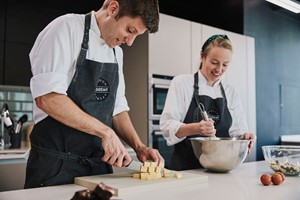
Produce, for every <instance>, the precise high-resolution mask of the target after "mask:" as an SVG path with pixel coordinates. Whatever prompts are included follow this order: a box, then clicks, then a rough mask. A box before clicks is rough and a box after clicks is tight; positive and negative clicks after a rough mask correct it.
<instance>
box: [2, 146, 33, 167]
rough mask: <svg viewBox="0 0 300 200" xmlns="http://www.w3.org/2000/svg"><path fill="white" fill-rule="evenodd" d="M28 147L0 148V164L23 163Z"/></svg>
mask: <svg viewBox="0 0 300 200" xmlns="http://www.w3.org/2000/svg"><path fill="white" fill-rule="evenodd" d="M29 150H30V148H28V147H24V148H20V149H4V150H0V164H10V163H25V162H26V159H25V157H26V156H28V154H27V153H29Z"/></svg>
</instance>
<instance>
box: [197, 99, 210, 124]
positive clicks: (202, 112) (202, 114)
mask: <svg viewBox="0 0 300 200" xmlns="http://www.w3.org/2000/svg"><path fill="white" fill-rule="evenodd" d="M198 107H199V109H200V113H201V116H202V118H203V120H204V121H208V120H209V119H208V116H207V112H206V111H205V107H204V105H203V104H202V103H199V104H198Z"/></svg>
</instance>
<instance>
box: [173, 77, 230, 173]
mask: <svg viewBox="0 0 300 200" xmlns="http://www.w3.org/2000/svg"><path fill="white" fill-rule="evenodd" d="M198 91H199V87H198V72H197V73H195V74H194V93H193V98H192V101H191V103H190V106H189V109H188V112H187V114H186V116H185V119H184V123H194V122H200V121H201V120H202V116H201V115H200V110H199V107H198V105H197V104H199V103H200V102H201V103H202V104H203V105H204V107H205V109H206V112H207V114H208V117H209V118H212V119H213V120H214V121H215V129H216V131H217V132H216V136H217V137H229V133H228V130H229V128H230V127H231V124H232V118H231V115H230V113H229V110H228V107H227V99H226V95H225V92H224V88H223V86H222V84H221V92H222V95H223V98H216V99H212V98H211V97H209V96H206V95H198V94H199V93H198ZM198 136H199V135H193V136H189V137H187V138H185V139H184V140H183V141H181V142H179V143H177V144H175V147H174V151H173V154H172V156H171V164H170V169H172V170H187V169H197V168H201V167H202V166H201V165H200V163H199V160H198V158H197V157H196V156H195V154H194V152H193V148H192V144H191V141H190V140H189V138H191V137H198Z"/></svg>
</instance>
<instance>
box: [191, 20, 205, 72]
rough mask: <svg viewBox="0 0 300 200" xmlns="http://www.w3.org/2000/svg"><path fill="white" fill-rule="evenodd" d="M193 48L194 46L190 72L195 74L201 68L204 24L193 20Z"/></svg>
mask: <svg viewBox="0 0 300 200" xmlns="http://www.w3.org/2000/svg"><path fill="white" fill-rule="evenodd" d="M191 36H192V42H191V48H192V53H191V56H192V58H191V59H192V63H191V64H192V65H191V69H190V73H192V74H194V73H196V72H197V71H198V70H199V67H200V62H201V59H200V58H201V57H200V56H201V47H202V43H203V41H202V25H201V24H199V23H195V22H192V27H191Z"/></svg>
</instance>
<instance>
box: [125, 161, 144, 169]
mask: <svg viewBox="0 0 300 200" xmlns="http://www.w3.org/2000/svg"><path fill="white" fill-rule="evenodd" d="M142 165H143V164H142V163H141V162H139V161H136V160H132V161H131V162H130V163H129V165H127V166H125V167H126V168H127V169H129V170H132V171H140V170H141V166H142Z"/></svg>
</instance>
